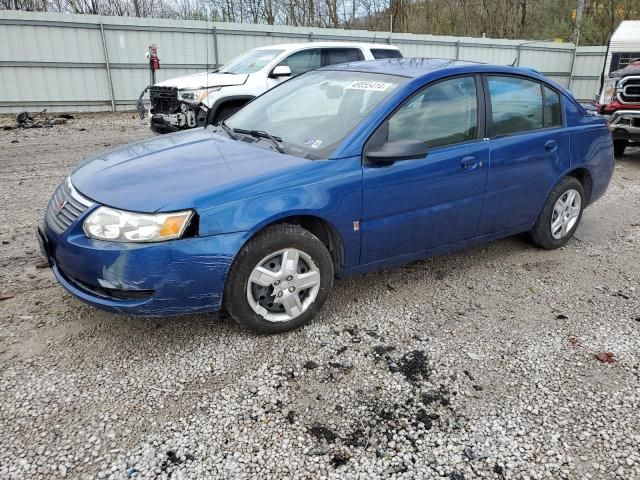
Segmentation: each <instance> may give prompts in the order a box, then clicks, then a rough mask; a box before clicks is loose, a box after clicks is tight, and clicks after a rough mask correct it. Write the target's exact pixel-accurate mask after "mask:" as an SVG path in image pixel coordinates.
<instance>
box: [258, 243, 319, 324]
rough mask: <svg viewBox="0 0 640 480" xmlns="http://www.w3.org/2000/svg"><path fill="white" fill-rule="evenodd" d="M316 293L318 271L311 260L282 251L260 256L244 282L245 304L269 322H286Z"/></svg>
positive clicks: (298, 253)
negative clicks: (245, 290) (245, 285)
mask: <svg viewBox="0 0 640 480" xmlns="http://www.w3.org/2000/svg"><path fill="white" fill-rule="evenodd" d="M319 290H320V270H319V268H318V267H317V266H316V265H315V263H314V262H313V260H312V259H311V257H310V256H309V255H308V254H306V253H305V252H303V251H301V250H298V249H296V248H286V249H283V250H279V251H277V252H275V253H272V254H269V255H267V256H266V257H264V258H263V259H262V260H260V262H259V263H258V264H257V265H256V266H255V267H254V269H253V270H252V272H251V275H249V280H248V283H247V300H248V302H249V305H250V306H251V308H252V309H253V311H254V312H256V313H257V314H258V315H260V316H261V317H262V318H264V319H265V320H267V321H270V322H288V321H290V320H293V319H294V318H296V317H298V316H300V315H301V314H303V313H304V312H305V311H306V310H307V309H308V308H309V307H310V306H311V305H312V304H313V302H314V301H315V299H316V297H317V296H318V291H319Z"/></svg>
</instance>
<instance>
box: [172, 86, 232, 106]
mask: <svg viewBox="0 0 640 480" xmlns="http://www.w3.org/2000/svg"><path fill="white" fill-rule="evenodd" d="M220 88H222V87H211V88H199V89H197V90H181V91H180V92H178V98H179V99H180V100H183V101H185V102H190V103H200V102H202V101H203V100H204V99H205V98H206V97H207V95H209V94H210V93H211V92H217V91H218V90H220Z"/></svg>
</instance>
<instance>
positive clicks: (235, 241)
mask: <svg viewBox="0 0 640 480" xmlns="http://www.w3.org/2000/svg"><path fill="white" fill-rule="evenodd" d="M88 213H90V212H88ZM85 217H86V216H83V217H82V218H80V219H79V220H77V221H76V222H75V223H74V224H73V225H71V227H69V229H68V230H67V231H65V232H63V233H61V234H56V233H55V232H54V231H53V230H52V229H51V228H49V226H48V225H46V224H45V226H44V227H43V228H39V229H38V230H39V231H38V236H39V240H40V245H41V247H42V249H43V253H44V254H45V256H46V257H47V261H48V262H49V265H50V266H51V269H52V270H53V273H54V275H55V277H56V279H57V280H58V282H60V284H61V285H62V286H63V287H64V288H65V289H67V290H68V291H69V292H70V293H72V294H73V295H74V296H76V297H77V298H79V299H80V300H82V301H84V302H86V303H88V304H90V305H93V306H95V307H98V308H100V309H103V310H108V311H112V312H118V313H125V314H129V315H140V316H167V315H178V314H186V313H199V312H211V311H217V310H219V309H220V307H221V305H222V293H223V290H224V284H225V281H226V277H227V273H228V271H229V268H230V266H231V263H232V261H233V259H234V257H235V254H236V252H237V251H238V250H239V248H240V246H241V245H242V244H243V243H244V240H245V239H244V235H245V234H244V233H234V234H228V235H215V236H210V237H193V238H184V239H181V240H174V241H168V242H158V243H139V244H134V243H130V244H125V243H116V242H105V241H99V240H93V239H90V238H87V237H86V236H85V235H84V234H83V233H82V228H81V224H82V221H83V220H84V218H85Z"/></svg>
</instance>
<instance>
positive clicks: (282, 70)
mask: <svg viewBox="0 0 640 480" xmlns="http://www.w3.org/2000/svg"><path fill="white" fill-rule="evenodd" d="M270 76H271V77H272V78H278V77H290V76H291V69H290V68H289V67H288V66H286V65H278V66H277V67H275V68H274V69H273V70H271V75H270Z"/></svg>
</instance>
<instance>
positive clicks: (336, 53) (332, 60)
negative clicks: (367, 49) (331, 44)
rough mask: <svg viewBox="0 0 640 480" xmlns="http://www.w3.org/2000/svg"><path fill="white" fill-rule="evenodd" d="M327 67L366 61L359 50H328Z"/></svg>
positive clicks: (326, 50)
mask: <svg viewBox="0 0 640 480" xmlns="http://www.w3.org/2000/svg"><path fill="white" fill-rule="evenodd" d="M325 52H326V61H325V62H326V63H325V65H335V64H336V63H348V62H357V61H360V60H364V55H363V54H362V52H361V51H360V49H359V48H327V49H325Z"/></svg>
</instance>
